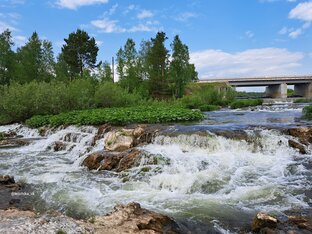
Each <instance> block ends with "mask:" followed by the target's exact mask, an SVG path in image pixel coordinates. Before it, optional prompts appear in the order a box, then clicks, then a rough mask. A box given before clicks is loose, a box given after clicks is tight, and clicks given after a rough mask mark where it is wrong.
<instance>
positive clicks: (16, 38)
mask: <svg viewBox="0 0 312 234" xmlns="http://www.w3.org/2000/svg"><path fill="white" fill-rule="evenodd" d="M13 41H14V43H15V45H16V46H18V47H21V46H23V45H25V43H26V42H27V37H25V36H20V35H19V36H14V37H13Z"/></svg>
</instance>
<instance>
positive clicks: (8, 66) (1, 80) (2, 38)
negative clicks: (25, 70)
mask: <svg viewBox="0 0 312 234" xmlns="http://www.w3.org/2000/svg"><path fill="white" fill-rule="evenodd" d="M13 45H14V44H13V42H12V35H11V32H10V31H9V30H5V31H4V32H3V33H1V34H0V85H5V84H9V83H10V81H11V79H12V72H13V63H14V52H13V51H12V46H13Z"/></svg>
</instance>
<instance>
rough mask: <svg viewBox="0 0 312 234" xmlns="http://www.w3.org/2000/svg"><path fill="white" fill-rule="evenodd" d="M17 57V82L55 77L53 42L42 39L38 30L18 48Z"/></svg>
mask: <svg viewBox="0 0 312 234" xmlns="http://www.w3.org/2000/svg"><path fill="white" fill-rule="evenodd" d="M16 58H17V63H16V66H15V69H14V79H15V80H16V81H17V82H19V83H28V82H30V81H32V80H36V81H50V80H51V79H52V78H53V77H54V55H53V48H52V43H51V42H49V41H41V40H40V39H39V36H38V34H37V33H36V32H34V33H33V34H32V36H31V37H30V38H29V40H28V42H27V43H26V44H25V45H24V46H22V47H21V48H18V49H17V54H16Z"/></svg>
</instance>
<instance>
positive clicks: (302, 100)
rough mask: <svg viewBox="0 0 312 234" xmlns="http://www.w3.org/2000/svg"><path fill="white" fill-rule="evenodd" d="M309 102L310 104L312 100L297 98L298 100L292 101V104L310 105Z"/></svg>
mask: <svg viewBox="0 0 312 234" xmlns="http://www.w3.org/2000/svg"><path fill="white" fill-rule="evenodd" d="M310 102H312V100H311V99H306V98H299V99H297V100H295V101H294V103H310Z"/></svg>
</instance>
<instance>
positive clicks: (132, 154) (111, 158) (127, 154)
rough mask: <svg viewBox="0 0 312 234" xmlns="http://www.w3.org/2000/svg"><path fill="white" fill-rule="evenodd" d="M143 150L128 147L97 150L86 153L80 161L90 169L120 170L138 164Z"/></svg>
mask: <svg viewBox="0 0 312 234" xmlns="http://www.w3.org/2000/svg"><path fill="white" fill-rule="evenodd" d="M142 154H143V152H142V151H141V150H138V149H130V150H127V151H124V152H121V153H119V152H109V151H104V150H103V151H98V152H95V153H92V154H90V155H88V156H87V157H86V158H85V160H84V161H83V162H82V166H86V167H87V168H88V169H90V170H108V171H110V170H115V171H117V172H121V171H124V170H127V169H129V168H131V167H133V166H135V165H137V164H138V162H139V160H140V159H141V155H142Z"/></svg>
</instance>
